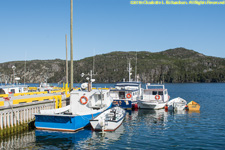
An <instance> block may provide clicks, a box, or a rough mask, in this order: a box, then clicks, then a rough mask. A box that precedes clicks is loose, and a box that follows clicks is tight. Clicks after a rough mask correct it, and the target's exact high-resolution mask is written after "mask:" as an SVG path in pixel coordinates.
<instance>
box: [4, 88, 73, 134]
mask: <svg viewBox="0 0 225 150" xmlns="http://www.w3.org/2000/svg"><path fill="white" fill-rule="evenodd" d="M6 96H7V97H6ZM68 99H69V93H68V92H66V93H65V92H63V91H55V92H50V93H46V92H44V93H36V92H32V93H30V94H29V93H18V94H16V96H14V95H10V94H9V95H1V96H0V138H2V137H3V136H7V135H12V134H15V133H18V132H22V131H24V130H27V129H29V127H30V125H31V123H32V122H33V121H34V119H35V118H34V113H39V112H40V110H47V109H54V108H56V109H57V108H61V107H64V106H66V105H67V104H68V102H67V100H68Z"/></svg>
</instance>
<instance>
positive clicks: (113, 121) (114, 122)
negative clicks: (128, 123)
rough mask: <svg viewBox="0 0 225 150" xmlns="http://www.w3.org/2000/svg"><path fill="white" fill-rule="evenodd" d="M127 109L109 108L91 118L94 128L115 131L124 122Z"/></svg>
mask: <svg viewBox="0 0 225 150" xmlns="http://www.w3.org/2000/svg"><path fill="white" fill-rule="evenodd" d="M125 115H126V111H125V110H124V109H122V108H120V107H113V108H111V109H108V110H106V111H104V112H102V113H101V114H99V115H98V116H96V117H95V118H94V119H92V120H90V123H91V126H92V128H93V130H100V131H115V130H116V129H117V128H118V127H119V126H120V125H121V124H122V122H123V120H124V118H125Z"/></svg>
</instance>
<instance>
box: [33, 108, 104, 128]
mask: <svg viewBox="0 0 225 150" xmlns="http://www.w3.org/2000/svg"><path fill="white" fill-rule="evenodd" d="M99 113H100V112H98V113H95V114H89V115H83V116H72V115H71V116H69V115H67V116H62V115H54V116H53V115H35V126H36V128H37V129H41V130H56V131H71V132H75V131H77V130H80V129H82V128H84V127H85V126H87V125H88V124H89V123H90V122H89V120H91V119H92V118H93V117H95V116H97V115H98V114H99Z"/></svg>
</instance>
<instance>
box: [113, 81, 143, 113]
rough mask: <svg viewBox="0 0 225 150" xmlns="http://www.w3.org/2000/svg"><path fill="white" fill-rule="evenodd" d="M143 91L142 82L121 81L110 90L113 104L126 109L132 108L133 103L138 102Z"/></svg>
mask: <svg viewBox="0 0 225 150" xmlns="http://www.w3.org/2000/svg"><path fill="white" fill-rule="evenodd" d="M141 93H142V88H141V82H119V83H117V84H116V85H115V88H113V89H111V90H110V95H111V97H112V98H113V106H120V107H122V108H125V109H130V108H132V104H134V103H137V100H139V99H140V98H141Z"/></svg>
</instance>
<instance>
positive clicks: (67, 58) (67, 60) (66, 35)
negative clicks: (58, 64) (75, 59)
mask: <svg viewBox="0 0 225 150" xmlns="http://www.w3.org/2000/svg"><path fill="white" fill-rule="evenodd" d="M67 56H68V53H67V35H66V84H68V57H67Z"/></svg>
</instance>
